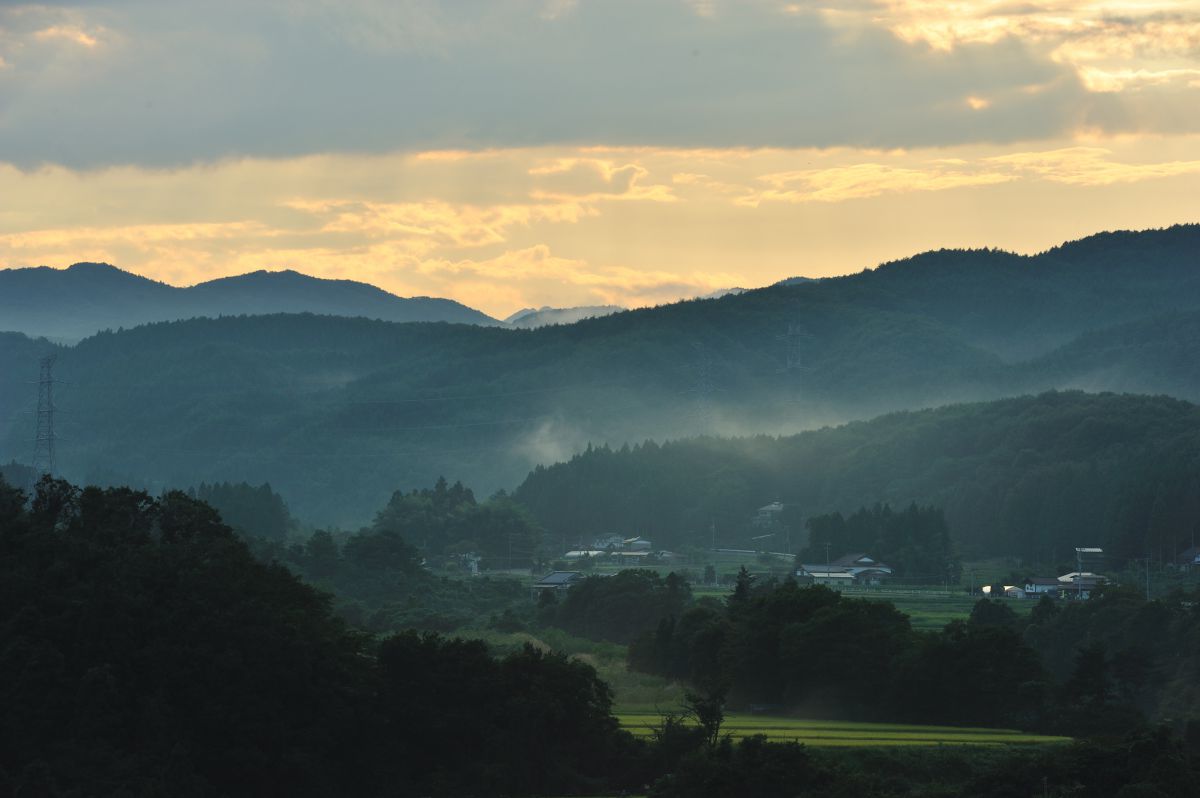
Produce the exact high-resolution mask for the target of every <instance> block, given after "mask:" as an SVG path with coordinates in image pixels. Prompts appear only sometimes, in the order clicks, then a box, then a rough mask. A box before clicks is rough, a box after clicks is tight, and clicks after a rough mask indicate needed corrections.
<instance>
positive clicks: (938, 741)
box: [617, 712, 1070, 748]
mask: <svg viewBox="0 0 1200 798" xmlns="http://www.w3.org/2000/svg"><path fill="white" fill-rule="evenodd" d="M617 718H618V719H619V720H620V722H621V725H622V726H623V727H624V728H626V729H628V730H629V731H630V732H632V733H633V734H635V735H638V736H649V735H651V734H652V733H653V731H654V729H655V728H656V727H657V726H658V723H659V720H660V718H661V715H660V714H659V713H657V712H620V713H618V714H617ZM721 733H722V734H728V735H730V736H731V737H733V738H734V739H738V738H742V737H751V736H753V735H756V734H762V735H765V736H766V737H767V739H769V740H771V741H773V742H798V743H804V744H805V745H811V746H817V747H823V748H832V747H838V748H851V747H859V748H863V747H898V746H931V745H989V746H995V745H1045V744H1051V743H1066V742H1070V738H1069V737H1051V736H1047V735H1040V734H1026V733H1025V732H1020V731H1015V730H1013V729H983V728H966V727H959V726H919V725H911V724H897V723H855V722H851V721H829V720H804V719H801V718H787V717H778V716H770V715H751V714H745V713H729V714H728V715H726V716H725V722H724V723H723V724H722V726H721Z"/></svg>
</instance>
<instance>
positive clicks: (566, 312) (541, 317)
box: [504, 305, 625, 330]
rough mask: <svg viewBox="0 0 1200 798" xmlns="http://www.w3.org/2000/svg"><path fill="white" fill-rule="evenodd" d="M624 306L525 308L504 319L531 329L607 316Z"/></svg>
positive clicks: (513, 324) (510, 323) (617, 311)
mask: <svg viewBox="0 0 1200 798" xmlns="http://www.w3.org/2000/svg"><path fill="white" fill-rule="evenodd" d="M623 310H625V308H623V307H621V306H620V305H584V306H581V307H574V308H552V307H548V306H547V307H541V308H525V309H524V310H518V311H517V312H516V313H514V314H512V315H511V316H509V317H508V318H506V319H505V320H504V321H505V323H506V324H509V325H511V326H513V327H518V328H521V329H525V330H532V329H535V328H537V327H545V326H546V325H549V324H574V323H575V322H577V321H583V320H584V319H593V318H596V317H598V316H608V315H611V314H613V313H620V312H622V311H623Z"/></svg>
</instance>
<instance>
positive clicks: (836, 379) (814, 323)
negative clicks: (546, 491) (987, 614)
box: [0, 226, 1200, 524]
mask: <svg viewBox="0 0 1200 798" xmlns="http://www.w3.org/2000/svg"><path fill="white" fill-rule="evenodd" d="M1107 240H1111V241H1114V242H1116V243H1117V244H1119V247H1118V250H1117V252H1118V254H1116V255H1114V254H1112V253H1109V251H1108V250H1107V249H1106V248H1105V247H1104V246H1098V247H1095V248H1093V251H1090V252H1089V251H1088V248H1087V247H1083V248H1080V249H1076V250H1074V252H1073V254H1072V255H1070V256H1069V257H1061V258H1060V257H1057V256H1054V255H1039V256H1014V255H1006V254H1003V253H996V252H994V251H990V250H976V251H972V252H966V253H961V252H959V253H953V252H947V251H942V252H940V253H932V254H927V255H926V256H924V257H923V258H920V259H918V260H917V262H916V264H915V265H914V266H913V268H911V269H907V270H906V269H904V268H900V269H898V270H895V269H894V270H892V271H891V272H890V273H886V272H885V273H883V274H876V273H875V272H867V273H862V274H858V275H851V276H849V277H843V278H829V279H824V280H820V281H813V282H805V283H802V284H799V285H780V286H772V287H768V288H763V289H756V290H753V291H747V292H745V293H743V294H740V295H736V296H735V295H730V296H725V297H722V298H720V299H714V300H687V301H683V302H678V303H674V304H671V305H665V306H660V307H656V308H643V309H637V310H630V311H626V312H623V313H619V314H614V315H609V316H604V317H599V318H591V319H586V320H583V321H580V322H577V323H575V324H571V325H558V326H548V327H542V328H539V329H535V330H516V329H510V328H503V327H478V326H468V325H457V324H429V323H418V324H395V323H389V322H382V321H370V320H367V319H356V318H344V317H335V316H321V315H307V314H278V315H266V316H236V317H234V316H231V317H226V318H221V319H194V320H190V321H179V322H161V323H156V324H152V325H147V326H142V327H137V328H135V329H130V330H125V331H123V332H117V333H113V332H109V333H104V334H100V335H96V336H92V337H89V338H87V339H85V340H84V341H82V342H81V343H79V344H78V345H76V346H74V347H54V346H52V345H51V344H48V343H45V342H42V343H36V342H30V341H28V340H27V339H24V338H10V337H5V336H0V364H2V365H3V366H4V368H5V373H13V374H23V375H27V377H26V379H35V378H36V375H37V362H36V355H37V354H38V353H40V352H45V351H55V352H57V353H58V354H59V360H58V364H57V366H56V374H57V375H58V376H59V377H60V378H61V379H64V380H69V381H71V383H72V384H73V385H72V387H70V388H68V389H67V390H65V391H64V392H63V393H62V395H61V397H59V403H60V406H61V407H62V408H63V409H64V410H65V411H69V412H68V413H65V414H64V416H63V419H62V421H61V428H62V434H63V435H64V437H70V438H71V439H72V443H71V444H70V447H69V449H68V448H64V449H63V450H62V452H61V454H60V462H61V463H62V464H63V467H64V468H65V469H67V470H68V472H70V473H69V474H68V475H72V474H75V473H80V472H82V473H86V474H89V475H92V476H89V478H92V479H98V478H100V477H99V476H97V475H103V476H104V478H105V479H111V481H113V482H114V483H115V482H119V481H125V482H130V483H133V484H145V485H150V486H151V487H165V486H168V485H179V484H183V485H189V484H196V483H198V482H200V481H203V480H206V479H207V480H210V481H211V480H213V479H237V480H243V479H244V480H246V481H249V482H254V483H259V482H263V481H270V482H271V483H272V485H275V486H276V487H277V488H278V489H280V490H281V491H282V492H283V493H284V494H285V496H286V497H287V499H288V501H289V503H290V504H292V505H293V506H294V507H295V508H296V510H297V512H298V513H300V514H301V515H303V516H305V517H308V518H311V519H313V520H314V521H318V522H322V523H324V522H330V523H346V524H353V523H361V522H362V521H363V520H364V518H363V517H362V516H360V515H355V514H353V513H354V511H353V508H356V507H369V508H374V507H377V506H379V505H380V504H381V503H382V502H383V501H386V498H387V496H389V495H390V493H391V491H393V490H395V489H396V488H398V487H402V488H405V489H410V488H417V487H422V486H427V485H428V484H431V483H432V481H433V480H434V479H436V477H437V476H439V475H442V474H444V475H445V476H446V477H447V478H451V479H463V480H464V481H467V482H469V483H470V484H472V485H473V486H475V487H476V488H477V489H478V490H480V491H481V492H488V491H492V490H495V489H498V488H510V487H512V486H514V485H515V484H517V482H519V481H520V479H521V478H522V477H523V476H524V475H525V474H526V473H527V472H528V470H529V469H530V468H531V467H533V466H535V465H537V464H539V463H541V464H544V463H552V462H556V461H559V460H562V459H565V458H569V457H570V456H571V455H572V454H573V453H574V452H577V451H580V450H582V449H583V448H585V447H586V446H587V445H588V443H589V442H590V443H594V444H603V443H608V444H611V445H616V446H619V445H621V444H622V443H625V442H637V441H642V440H646V439H655V440H664V439H668V438H670V439H676V438H684V437H688V436H692V435H697V434H722V435H748V434H757V433H764V434H773V435H778V434H790V433H794V432H798V431H800V430H803V429H811V428H815V427H820V426H823V425H829V424H840V423H844V422H847V421H853V420H856V419H866V418H871V417H874V416H878V415H880V414H884V413H888V412H892V411H897V410H907V409H917V408H926V407H934V406H939V405H945V404H947V403H951V402H965V401H982V400H990V399H996V398H1001V397H1006V396H1013V395H1019V394H1025V393H1036V392H1040V391H1044V390H1048V389H1066V388H1080V387H1082V388H1087V389H1089V390H1111V391H1134V392H1147V391H1149V392H1156V393H1157V392H1169V393H1171V394H1172V395H1174V396H1177V397H1180V398H1183V399H1189V400H1200V375H1197V374H1196V372H1195V369H1194V368H1193V367H1192V365H1191V364H1193V363H1194V362H1195V358H1194V357H1192V356H1191V353H1192V351H1193V349H1195V348H1197V346H1198V343H1200V282H1198V281H1197V277H1198V276H1200V260H1198V258H1200V255H1198V253H1200V226H1192V227H1190V228H1186V229H1183V230H1176V229H1169V230H1168V231H1165V232H1164V231H1157V232H1155V231H1152V232H1149V233H1140V234H1131V235H1129V236H1123V237H1118V238H1115V239H1107ZM1106 253H1107V254H1106ZM1043 267H1044V268H1043ZM1014 270H1015V271H1016V272H1019V273H1020V275H1019V276H1020V279H1019V280H1016V281H1014V280H1013V278H1012V274H1013V273H1014ZM947 275H949V276H947ZM956 275H957V276H956ZM1014 282H1015V285H1014ZM146 397H153V398H154V401H153V402H148V401H147V400H146ZM35 398H36V397H35V396H34V394H33V393H31V392H30V390H29V389H28V387H27V386H25V385H24V383H21V384H18V383H17V382H12V383H11V384H9V383H5V384H0V405H3V406H5V407H12V408H18V409H20V410H21V412H22V413H23V414H22V415H19V416H18V415H14V416H12V417H6V418H0V461H5V460H8V459H12V458H14V457H15V458H17V459H25V458H27V455H26V452H27V451H31V443H30V441H31V440H32V438H31V435H32V431H31V429H29V427H28V421H29V419H30V418H31V416H30V415H29V413H28V411H31V410H32V409H33V406H32V403H33V402H34V401H35ZM181 418H187V419H189V423H188V425H180V424H179V419H181ZM14 419H15V420H14ZM5 421H7V424H5V423H4V422H5ZM185 427H186V428H185ZM149 432H153V441H154V442H153V443H152V444H148V445H147V446H145V447H142V448H141V449H139V451H138V452H137V453H135V454H134V455H129V456H127V455H122V454H120V453H121V452H123V451H125V449H126V448H127V447H125V446H124V445H123V441H126V440H128V439H129V438H130V437H131V436H136V437H139V438H140V437H143V436H146V435H147V434H148V433H149ZM68 451H69V452H70V454H68ZM115 463H120V464H121V465H120V469H121V470H120V473H115V472H114V469H115V468H116V466H115V465H114V464H115ZM74 469H79V470H80V471H74Z"/></svg>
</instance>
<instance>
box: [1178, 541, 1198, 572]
mask: <svg viewBox="0 0 1200 798" xmlns="http://www.w3.org/2000/svg"><path fill="white" fill-rule="evenodd" d="M1175 564H1176V565H1178V566H1179V567H1181V568H1187V569H1191V568H1196V567H1200V546H1192V547H1191V548H1190V549H1188V550H1187V551H1185V552H1183V554H1180V555H1179V556H1178V557H1176V558H1175Z"/></svg>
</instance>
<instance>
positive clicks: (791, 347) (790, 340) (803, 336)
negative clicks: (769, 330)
mask: <svg viewBox="0 0 1200 798" xmlns="http://www.w3.org/2000/svg"><path fill="white" fill-rule="evenodd" d="M778 338H779V340H781V341H783V342H784V347H785V348H784V366H783V369H782V371H784V372H792V371H808V369H809V367H808V366H807V365H805V362H804V349H805V346H806V345H807V344H808V343H809V342H811V341H812V334H811V333H809V332H807V331H806V330H805V329H804V327H803V326H802V325H799V324H789V325H788V328H787V333H785V334H784V335H780V336H778Z"/></svg>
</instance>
